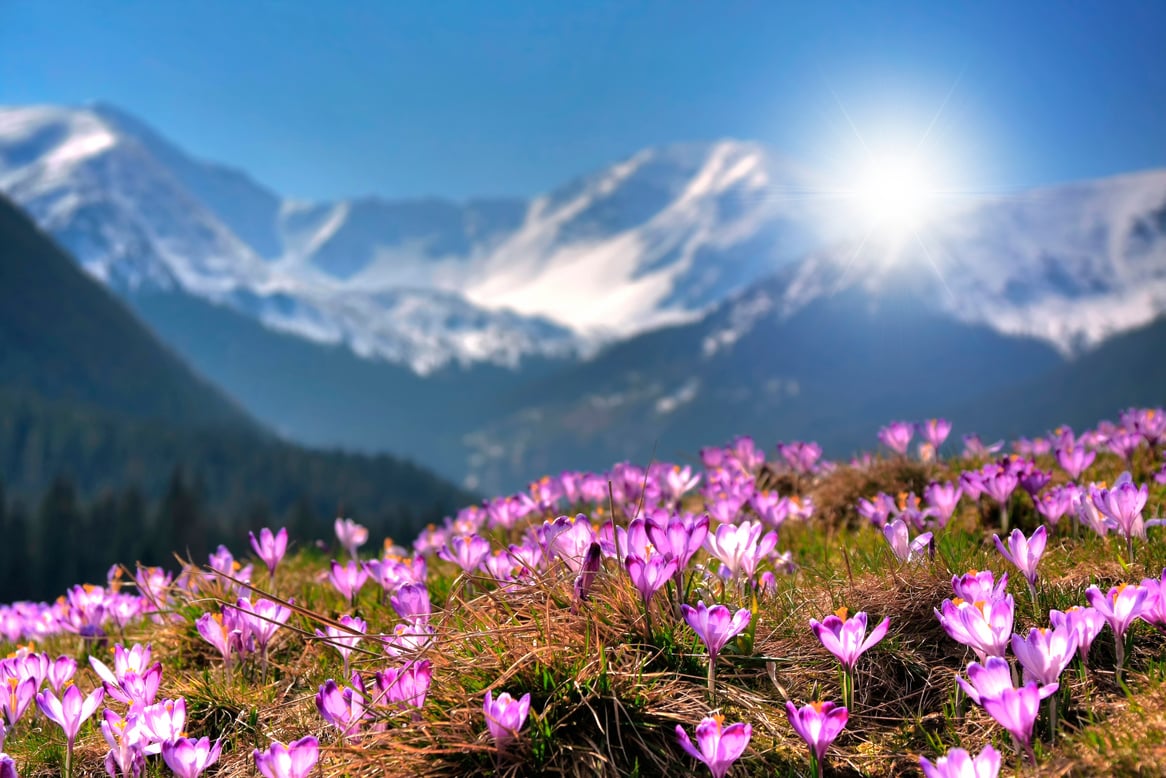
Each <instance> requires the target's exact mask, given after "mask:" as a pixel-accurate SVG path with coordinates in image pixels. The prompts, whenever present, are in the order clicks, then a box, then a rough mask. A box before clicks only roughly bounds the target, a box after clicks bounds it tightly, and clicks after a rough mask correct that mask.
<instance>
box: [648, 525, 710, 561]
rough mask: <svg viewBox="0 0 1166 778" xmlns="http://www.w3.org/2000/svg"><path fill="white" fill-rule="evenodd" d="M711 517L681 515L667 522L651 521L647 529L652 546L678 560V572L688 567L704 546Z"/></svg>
mask: <svg viewBox="0 0 1166 778" xmlns="http://www.w3.org/2000/svg"><path fill="white" fill-rule="evenodd" d="M709 523H710V522H709V517H708V514H703V515H701V516H699V517H695V516H692V515H687V514H681V515H678V516H672V517H671V518H669V519H668V521H667V522H663V523H662V522H658V521H649V522H647V523H646V526H645V529H646V530H647V532H648V538H649V540H651V542H652V545H654V546H655V547H656V548H658V549H659V550H660V551H661V552H662V553H663V554H664V555H665V556H672V557H675V558H676V567H677V572H679V571H682V570H684V568H686V567H688V563H689V562H690V561H691V560H692V558H693V557H694V556H695V555H696V552H697V551H699V550H700V549H701V547H702V546H704V542H705V539H706V538H708V534H709Z"/></svg>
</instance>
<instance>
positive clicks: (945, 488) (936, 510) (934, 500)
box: [923, 481, 964, 527]
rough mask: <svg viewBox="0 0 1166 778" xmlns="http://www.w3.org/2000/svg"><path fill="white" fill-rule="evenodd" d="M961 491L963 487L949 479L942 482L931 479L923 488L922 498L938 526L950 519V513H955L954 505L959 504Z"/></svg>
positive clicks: (942, 525) (943, 524)
mask: <svg viewBox="0 0 1166 778" xmlns="http://www.w3.org/2000/svg"><path fill="white" fill-rule="evenodd" d="M963 493H964V491H963V489H961V488H960V487H959V486H957V485H956V484H953V483H952V482H950V481H947V482H945V483H942V484H941V483H938V482H935V481H932V482H931V483H930V484H929V485H928V486H927V488H926V489H924V490H923V499H925V500H927V504H928V506H930V510H931V514H932V515H933V516H934V517H935V519H936V522H937V523H938V524H939V526H940V527H945V526H947V522H948V521H950V520H951V517H952V515H953V514H954V513H955V509H956V506H958V505H959V502H960V497H962V496H963Z"/></svg>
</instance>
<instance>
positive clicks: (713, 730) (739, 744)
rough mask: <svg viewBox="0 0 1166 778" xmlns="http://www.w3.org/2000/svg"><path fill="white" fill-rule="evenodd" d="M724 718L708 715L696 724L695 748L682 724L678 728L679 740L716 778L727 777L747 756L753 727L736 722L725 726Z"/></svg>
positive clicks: (690, 754)
mask: <svg viewBox="0 0 1166 778" xmlns="http://www.w3.org/2000/svg"><path fill="white" fill-rule="evenodd" d="M724 723H725V720H724V717H723V716H706V717H705V718H703V719H701V721H700V723H699V724H697V725H696V747H693V745H692V741H691V740H689V738H688V733H687V732H685V731H684V727H683V726H682V725H680V724H677V725H676V740H677V741H678V742H679V743H680V747H681V748H683V749H684V750H685V751H686V752H687V753H688V755H689V756H691V757H692V758H693V759H696V760H698V761H701V762H704V763H705V765H707V766H708V769H709V771H710V772H712V775H713V778H724V777H725V776H726V775H728V773H729V770H730V769H732V767H733V763H734V762H736V761H737V760H738V759H740V758H741V754H743V753H745V748H746V747H747V746H748V745H749V738H751V737H753V727H751V726H750V725H748V724H743V723H737V724H730V725H729V726H727V727H726V726H724Z"/></svg>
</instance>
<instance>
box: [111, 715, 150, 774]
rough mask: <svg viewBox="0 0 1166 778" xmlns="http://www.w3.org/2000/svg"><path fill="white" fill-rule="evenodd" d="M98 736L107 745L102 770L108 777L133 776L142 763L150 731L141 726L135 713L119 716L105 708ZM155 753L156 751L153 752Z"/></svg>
mask: <svg viewBox="0 0 1166 778" xmlns="http://www.w3.org/2000/svg"><path fill="white" fill-rule="evenodd" d="M102 719H103V720H102V722H101V735H102V737H104V738H105V742H106V743H108V744H109V752H108V753H107V754H106V755H105V772H106V773H108V774H109V775H110V776H116V775H119V774H120V775H121V776H122V778H136V776H140V775H142V773H143V772H144V770H145V766H146V749H147V748H149V747H150V746H151V743H150V734H149V732H147V731H146V729H145V727H144V726H142V722H141V718H140V717H139V716H132V715H130V716H127V717H126V718H124V719H123V718H122V717H121V716H118V715H117V714H116V713H114V712H113V711H112V710H110V709H109V708H106V709H105V711H104V712H103V713H102ZM155 753H156V752H155Z"/></svg>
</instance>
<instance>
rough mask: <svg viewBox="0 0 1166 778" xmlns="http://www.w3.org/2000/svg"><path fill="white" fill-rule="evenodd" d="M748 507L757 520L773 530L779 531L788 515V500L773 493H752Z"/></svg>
mask: <svg viewBox="0 0 1166 778" xmlns="http://www.w3.org/2000/svg"><path fill="white" fill-rule="evenodd" d="M749 505H750V506H751V507H752V508H753V512H754V513H756V514H757V518H759V519H761V521H762V522H763V523H764V524H765V525H766V526H767V527H772V528H773V529H780V528H781V525H782V524H784V523H785V520H786V519H788V518H789V515H790V507H791V506H790V500H789V498H788V497H782V496H781V495H779V494H778V493H777V492H773V491H763V492H754V494H753V496H752V497H750V498H749Z"/></svg>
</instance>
